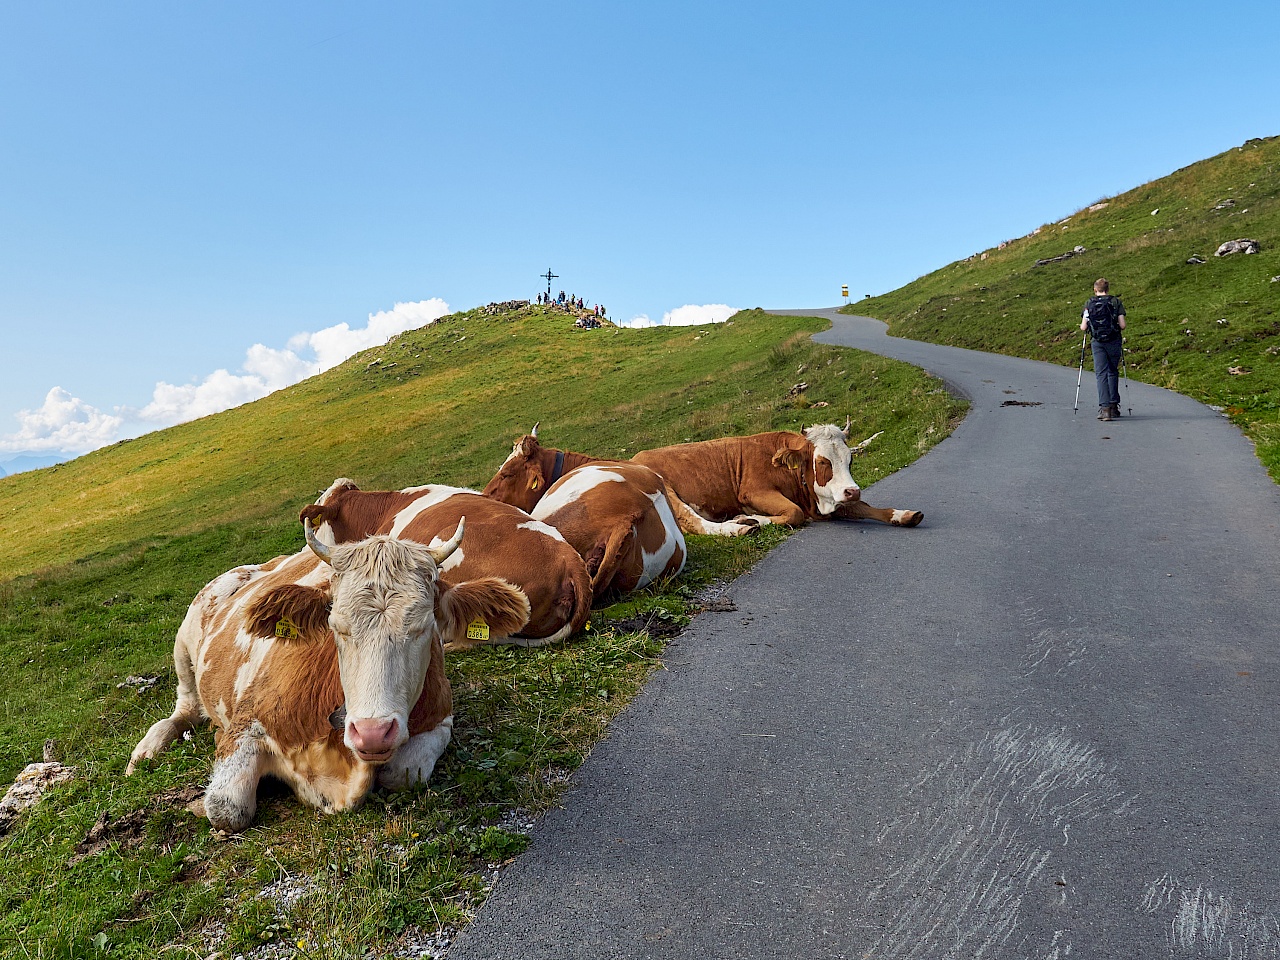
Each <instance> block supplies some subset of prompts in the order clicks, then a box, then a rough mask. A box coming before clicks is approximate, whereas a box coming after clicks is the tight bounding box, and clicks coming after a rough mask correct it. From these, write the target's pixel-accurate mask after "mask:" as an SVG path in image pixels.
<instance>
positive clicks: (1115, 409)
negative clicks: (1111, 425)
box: [1111, 403, 1120, 420]
mask: <svg viewBox="0 0 1280 960" xmlns="http://www.w3.org/2000/svg"><path fill="white" fill-rule="evenodd" d="M1111 419H1112V420H1119V419H1120V404H1118V403H1113V404H1112V405H1111Z"/></svg>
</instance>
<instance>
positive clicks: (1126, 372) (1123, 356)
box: [1120, 337, 1133, 417]
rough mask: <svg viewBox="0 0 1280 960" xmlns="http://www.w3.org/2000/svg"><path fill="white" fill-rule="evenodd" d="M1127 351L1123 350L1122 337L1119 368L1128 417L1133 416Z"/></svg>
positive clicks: (1122, 340) (1122, 339) (1121, 339)
mask: <svg viewBox="0 0 1280 960" xmlns="http://www.w3.org/2000/svg"><path fill="white" fill-rule="evenodd" d="M1128 353H1129V351H1128V350H1126V349H1125V346H1124V337H1121V338H1120V366H1121V367H1122V368H1123V369H1124V400H1125V405H1126V406H1127V407H1128V408H1129V416H1131V417H1132V416H1133V397H1131V396H1129V358H1128Z"/></svg>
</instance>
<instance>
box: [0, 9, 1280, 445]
mask: <svg viewBox="0 0 1280 960" xmlns="http://www.w3.org/2000/svg"><path fill="white" fill-rule="evenodd" d="M1278 36H1280V5H1277V4H1275V3H1274V2H1268V3H1257V2H1247V0H1246V2H1239V3H1235V4H1232V5H1227V6H1219V7H1206V6H1205V5H1203V4H1202V3H1195V4H1192V3H1183V2H1163V3H1154V2H1152V3H1123V2H1122V3H1107V4H1102V3H1091V2H1079V3H1074V4H1062V5H1049V4H1028V3H1016V4H1014V3H987V4H982V5H976V4H952V3H929V2H925V3H917V4H914V5H906V4H883V3H876V4H870V3H865V4H864V3H803V2H800V3H791V4H773V3H771V4H762V3H743V2H738V3H698V2H682V3H667V2H654V0H651V2H647V3H644V4H630V5H624V4H601V3H549V4H516V3H497V2H483V0H480V2H472V3H467V4H456V3H454V4H441V3H420V4H403V3H385V4H379V5H359V6H357V5H354V4H351V5H338V4H325V3H314V2H311V3H306V4H301V3H297V4H291V3H272V4H261V3H221V4H216V5H215V4H206V5H196V4H172V3H113V4H109V5H108V4H87V3H74V2H72V3H62V4H21V5H20V4H16V3H8V4H4V5H3V6H0V131H2V136H0V329H2V330H3V334H4V349H3V351H0V460H3V459H4V457H5V456H6V455H12V454H13V453H16V452H18V451H23V450H31V451H35V452H48V451H52V450H62V451H64V452H76V451H78V450H82V449H85V448H87V447H89V446H92V445H95V444H97V443H100V442H109V441H110V440H113V439H117V438H119V437H121V436H127V435H135V434H137V433H139V432H142V431H143V430H146V429H152V428H154V427H156V426H160V425H164V424H165V423H167V422H173V421H174V420H175V419H181V418H183V417H184V416H189V415H192V414H198V413H203V412H209V409H211V408H214V407H217V406H218V405H219V404H220V403H221V404H224V405H225V404H226V403H231V402H242V401H243V400H244V399H249V398H251V397H252V396H254V395H260V394H261V393H262V392H264V391H265V390H267V389H271V388H273V387H276V386H280V385H283V384H284V383H286V382H291V381H292V380H294V379H296V378H297V377H299V376H301V375H303V374H304V373H305V372H315V370H316V369H320V368H321V367H323V366H326V365H328V364H329V363H330V362H336V361H335V360H334V358H335V357H337V358H339V359H340V356H339V355H340V354H342V353H343V352H344V351H349V350H353V349H355V348H358V347H361V346H364V345H368V343H369V342H370V341H371V338H372V339H376V337H377V336H380V335H381V336H385V335H386V331H388V330H390V331H395V330H396V329H401V328H404V327H405V326H406V325H415V326H416V325H419V324H420V323H423V322H427V321H428V320H430V319H432V318H433V317H434V316H436V315H438V313H439V312H440V311H441V310H443V309H446V308H447V309H454V310H457V309H466V308H468V307H472V306H475V305H477V304H481V303H486V302H489V301H492V300H505V299H510V298H516V297H530V296H532V295H533V294H534V293H536V291H537V290H538V289H539V283H540V281H539V279H538V274H539V273H541V272H543V271H545V270H546V269H547V268H548V267H551V268H552V269H554V270H555V272H556V273H558V274H559V275H560V276H561V279H560V280H558V281H557V282H556V287H557V289H558V288H559V287H561V286H563V287H564V288H565V289H567V290H570V291H571V292H574V293H577V294H579V295H581V296H583V297H584V298H586V299H587V300H588V301H589V302H601V303H603V304H605V305H606V306H607V307H608V309H609V312H610V314H611V316H612V317H613V318H614V319H616V320H621V321H630V320H632V319H633V318H638V317H639V318H643V317H647V318H649V319H650V320H651V321H661V320H662V318H663V317H664V316H666V315H668V314H671V313H673V312H674V311H677V310H678V309H679V308H684V307H694V308H706V309H705V310H704V311H703V313H702V314H701V315H706V316H715V315H718V314H717V312H716V310H715V308H714V306H713V305H724V306H727V307H751V306H767V307H792V306H794V307H800V306H822V305H828V304H834V303H836V302H838V300H839V290H840V284H841V283H848V284H849V285H850V291H851V293H852V294H853V295H854V296H855V297H858V296H861V295H862V294H864V293H878V292H883V291H886V290H890V289H893V288H894V287H897V286H900V285H901V284H903V283H905V282H907V281H909V280H911V279H913V278H914V277H916V276H918V275H920V274H922V273H925V272H928V271H930V270H932V269H935V268H937V267H939V266H942V265H943V264H945V263H948V262H950V261H952V260H955V259H957V258H960V257H964V256H967V255H968V254H970V253H973V252H975V251H977V250H981V249H985V248H987V247H989V246H992V245H994V244H995V243H997V242H999V241H1000V240H1003V239H1007V238H1010V237H1014V236H1020V235H1022V234H1025V233H1027V232H1028V231H1029V230H1031V229H1034V228H1035V227H1036V226H1038V225H1040V224H1041V223H1043V222H1046V221H1049V220H1054V219H1058V218H1060V217H1062V216H1065V215H1067V214H1069V213H1071V212H1073V211H1074V210H1076V209H1078V208H1080V207H1081V206H1084V205H1087V204H1089V203H1092V202H1094V201H1095V200H1098V199H1099V198H1101V197H1103V196H1108V195H1111V194H1114V193H1118V192H1121V191H1123V190H1126V189H1128V188H1130V187H1133V186H1136V185H1138V184H1139V183H1142V182H1145V181H1147V180H1150V179H1153V178H1156V177H1160V176H1163V175H1165V174H1167V173H1169V172H1171V171H1173V170H1175V169H1177V168H1178V167H1181V166H1185V165H1186V164H1188V163H1192V162H1194V161H1196V160H1199V159H1202V158H1204V157H1207V156H1211V155H1213V154H1215V153H1219V152H1221V151H1223V150H1225V149H1227V148H1229V147H1232V146H1235V145H1237V144H1239V143H1242V142H1243V141H1244V140H1246V139H1249V138H1251V137H1256V136H1270V135H1274V134H1276V133H1280V123H1277V111H1276V108H1275V105H1276V103H1277V102H1280V96H1278V94H1280V73H1278V71H1277V69H1276V67H1275V65H1274V64H1275V59H1276V57H1275V40H1276V38H1277V37H1278ZM1268 64H1271V66H1268ZM398 304H399V305H401V306H400V307H397V305H398ZM699 315H700V314H699V311H698V310H697V309H694V310H685V311H683V312H682V313H679V314H677V315H676V316H677V317H697V316H699ZM371 318H372V321H371ZM343 325H345V327H344V326H343ZM21 411H25V412H26V413H25V414H24V415H23V416H22V417H21V418H19V417H18V416H17V415H18V414H19V413H20V412H21Z"/></svg>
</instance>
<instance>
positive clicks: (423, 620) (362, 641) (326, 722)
mask: <svg viewBox="0 0 1280 960" xmlns="http://www.w3.org/2000/svg"><path fill="white" fill-rule="evenodd" d="M462 534H463V525H462V524H461V523H459V525H458V528H457V532H456V533H455V535H454V536H453V538H451V539H450V540H449V541H448V542H446V543H444V544H443V545H441V546H439V547H436V548H428V547H425V546H423V545H421V544H417V543H412V542H409V541H399V540H395V539H393V538H391V537H371V538H369V539H368V540H365V541H362V542H359V543H352V544H347V545H344V546H338V547H332V548H330V547H329V546H328V545H327V544H325V543H323V542H320V541H318V540H316V539H315V537H314V535H313V534H311V532H310V531H308V538H307V539H308V543H309V544H310V548H311V549H309V550H305V551H303V552H302V553H296V554H294V555H293V556H289V557H277V558H276V559H274V560H271V561H269V562H267V563H264V564H260V565H257V566H245V567H237V568H236V569H234V570H231V571H229V572H228V573H224V574H223V575H222V576H220V577H218V578H217V579H215V580H214V581H212V582H211V583H209V584H208V585H207V586H206V587H205V588H204V589H203V590H201V591H200V592H199V593H198V594H197V595H196V598H195V600H194V601H193V602H192V604H191V606H190V608H189V609H188V610H187V616H186V618H185V619H184V620H183V622H182V626H181V627H179V628H178V634H177V639H176V641H175V643H174V648H173V662H174V667H175V669H176V670H177V674H178V701H177V705H176V706H175V707H174V709H173V714H172V716H170V717H168V718H166V719H164V720H160V721H158V722H156V723H155V724H153V725H152V726H151V729H150V730H148V731H147V735H146V736H145V737H143V738H142V740H141V742H139V744H138V745H137V747H135V748H134V751H133V754H132V756H130V758H129V765H128V767H127V769H126V771H125V772H126V773H133V772H134V770H135V769H136V768H137V766H138V764H139V763H140V762H141V761H142V760H145V759H150V758H152V757H154V756H156V755H157V754H158V753H160V752H161V751H162V750H164V749H165V748H166V747H168V746H169V744H171V743H172V742H173V741H174V740H176V739H177V738H178V737H179V736H181V735H182V734H183V732H185V731H186V730H188V729H190V728H191V727H193V726H195V725H196V724H197V723H198V722H199V721H201V720H203V719H205V718H212V720H213V723H214V727H215V729H216V734H215V739H216V743H217V749H216V759H215V761H214V765H213V775H212V777H211V778H210V781H209V787H208V789H207V790H206V791H205V796H204V809H205V814H206V815H207V816H208V818H209V822H210V823H211V824H212V825H213V827H214V828H216V829H219V830H225V831H228V832H232V833H234V832H238V831H240V830H243V829H244V828H245V827H247V826H248V825H249V824H250V823H251V822H252V820H253V817H254V813H255V811H256V809H257V790H258V781H259V780H260V779H261V778H262V777H263V776H266V775H271V776H275V777H278V778H279V779H281V780H283V781H284V782H285V783H287V784H288V785H289V786H290V787H291V788H292V789H293V791H294V792H295V793H296V794H297V795H298V797H299V799H301V800H302V801H303V802H304V803H308V804H310V805H312V806H316V807H319V808H321V809H322V810H325V811H335V810H346V809H350V808H352V807H355V806H357V805H359V804H360V803H361V801H363V799H364V798H365V796H366V795H367V794H368V792H369V790H370V789H372V787H373V785H374V781H375V780H376V781H377V782H378V783H379V784H380V785H382V786H384V787H388V788H392V789H396V788H403V787H405V786H408V785H411V784H414V783H420V782H425V781H426V780H427V779H428V778H429V777H430V776H431V772H432V770H433V769H434V768H435V764H436V760H437V759H438V758H439V757H440V755H441V754H442V753H443V752H444V749H445V747H446V746H448V744H449V740H450V737H451V736H452V731H453V696H452V692H451V690H450V686H449V680H448V678H447V677H446V676H445V672H444V655H443V651H442V649H441V641H442V639H444V640H449V639H456V638H459V637H462V636H465V634H466V631H467V625H468V624H469V623H471V622H472V621H474V620H476V619H477V618H483V619H484V620H486V621H487V622H488V623H489V624H491V625H492V626H493V627H495V628H497V629H500V630H507V631H515V630H518V629H520V627H521V626H522V625H523V624H524V622H525V619H526V618H527V617H528V614H529V601H528V600H527V599H526V598H525V596H524V594H522V593H521V592H520V591H519V590H517V589H515V588H514V587H512V586H511V585H510V584H507V583H503V582H502V581H499V580H493V579H489V580H478V581H473V582H468V583H459V584H457V585H455V586H452V587H450V586H447V585H445V584H443V583H441V582H440V581H439V566H438V565H439V564H442V563H444V562H445V561H446V559H447V558H448V557H449V556H450V554H452V553H453V552H454V551H456V550H457V549H458V544H459V542H460V541H461V539H462ZM335 640H336V643H335Z"/></svg>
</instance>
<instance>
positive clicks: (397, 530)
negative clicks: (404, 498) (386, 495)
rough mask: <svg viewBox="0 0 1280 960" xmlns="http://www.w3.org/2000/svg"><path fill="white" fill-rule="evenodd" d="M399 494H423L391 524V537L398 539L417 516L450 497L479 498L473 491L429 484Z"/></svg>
mask: <svg viewBox="0 0 1280 960" xmlns="http://www.w3.org/2000/svg"><path fill="white" fill-rule="evenodd" d="M400 492H401V493H423V496H421V497H419V498H418V499H417V500H415V501H413V503H411V504H409V505H408V506H407V507H405V508H404V509H403V510H401V511H400V512H399V513H397V514H396V518H395V520H394V521H393V522H392V524H391V536H393V537H399V536H400V534H401V532H403V530H404V528H405V527H407V526H408V525H409V524H411V523H412V522H413V521H414V519H415V518H416V517H417V516H418V514H420V513H422V511H423V510H426V509H427V508H428V507H434V506H435V505H436V504H437V503H444V501H446V500H448V499H449V498H450V497H453V496H457V495H458V494H460V493H469V494H471V495H473V496H476V497H478V496H481V494H480V493H478V492H476V491H475V490H468V489H466V488H465V487H446V486H445V485H444V484H441V483H429V484H427V485H426V486H422V487H406V488H405V489H403V490H401V491H400ZM450 536H452V534H450Z"/></svg>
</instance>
